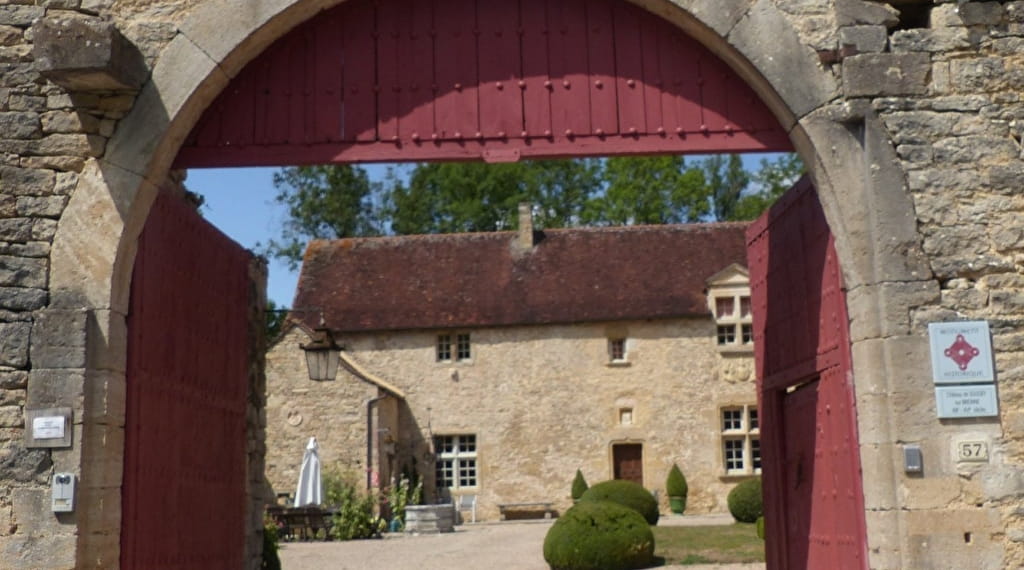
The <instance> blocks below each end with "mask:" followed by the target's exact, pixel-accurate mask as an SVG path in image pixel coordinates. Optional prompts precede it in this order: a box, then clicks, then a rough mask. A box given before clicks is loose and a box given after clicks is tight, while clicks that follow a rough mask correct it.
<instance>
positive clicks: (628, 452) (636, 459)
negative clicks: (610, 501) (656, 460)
mask: <svg viewBox="0 0 1024 570" xmlns="http://www.w3.org/2000/svg"><path fill="white" fill-rule="evenodd" d="M612 464H613V467H614V469H613V471H614V476H615V478H616V479H625V480H626V481H633V482H634V483H637V484H639V485H643V484H644V446H643V445H642V444H639V443H620V444H616V445H613V446H612Z"/></svg>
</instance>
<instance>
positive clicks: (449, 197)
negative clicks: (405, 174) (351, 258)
mask: <svg viewBox="0 0 1024 570" xmlns="http://www.w3.org/2000/svg"><path fill="white" fill-rule="evenodd" d="M522 171H523V165H521V164H519V163H508V164H485V163H482V162H435V163H428V164H421V165H419V166H417V167H416V168H415V169H414V170H413V171H412V174H411V175H410V177H409V185H408V186H407V187H406V186H404V185H402V184H401V183H396V184H395V185H394V186H393V187H392V188H391V191H390V196H389V203H388V208H387V209H386V213H387V215H389V216H390V217H391V229H392V230H393V231H394V232H395V233H397V234H412V233H456V232H488V231H496V230H500V229H506V228H509V227H511V226H512V220H514V219H515V218H514V217H515V215H516V205H517V204H518V203H519V202H520V201H521V200H523V199H524V198H525V193H524V192H523V190H522V182H521V181H522V178H523V177H522Z"/></svg>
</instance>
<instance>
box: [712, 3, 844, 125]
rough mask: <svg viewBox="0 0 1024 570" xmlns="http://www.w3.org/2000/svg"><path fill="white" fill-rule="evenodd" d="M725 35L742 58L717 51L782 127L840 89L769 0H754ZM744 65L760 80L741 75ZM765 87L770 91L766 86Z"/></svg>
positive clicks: (817, 105) (820, 105) (829, 99)
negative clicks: (748, 66) (744, 80)
mask: <svg viewBox="0 0 1024 570" xmlns="http://www.w3.org/2000/svg"><path fill="white" fill-rule="evenodd" d="M701 4H702V6H701V10H703V11H708V10H711V9H712V8H711V7H712V6H714V5H716V2H715V1H714V0H703V1H702V2H701ZM726 39H727V40H728V42H729V45H731V46H732V47H733V49H734V50H735V53H736V54H738V55H739V56H742V58H739V59H738V61H734V60H735V59H736V56H735V55H731V54H730V53H729V52H725V53H720V54H719V55H720V56H721V57H722V58H723V59H725V60H726V61H727V62H728V63H729V65H731V66H733V68H734V69H736V70H737V72H739V73H740V75H741V77H743V78H744V79H746V80H747V81H748V82H749V83H750V86H751V87H752V88H753V89H754V91H755V92H756V93H757V94H758V95H759V96H760V97H761V99H762V100H763V101H764V102H765V103H766V104H768V107H769V108H770V109H771V110H772V112H773V113H775V116H776V117H777V118H778V119H779V122H781V123H782V125H783V127H785V128H786V129H790V128H791V127H792V126H794V125H795V123H796V122H797V121H799V120H800V119H801V118H802V117H804V116H806V115H807V114H809V113H811V112H812V111H814V110H815V109H818V108H821V107H823V106H825V105H827V104H829V103H830V102H831V101H833V100H835V99H836V98H837V97H838V96H839V94H840V89H839V86H840V84H839V82H838V81H837V80H836V78H835V77H834V76H833V75H832V72H831V71H830V70H828V69H825V68H824V67H823V66H822V64H821V61H820V60H819V59H818V56H817V52H816V51H815V50H814V49H813V48H812V47H811V46H808V45H806V44H804V43H803V42H802V41H801V40H800V36H799V35H798V34H797V32H796V29H795V28H794V27H793V25H792V24H791V23H790V21H789V19H788V18H787V17H786V15H785V14H783V13H782V12H781V11H779V9H778V8H777V7H776V6H775V2H773V1H772V0H757V1H756V2H754V3H753V4H752V5H751V6H750V8H749V9H748V10H747V11H746V13H744V14H743V17H742V18H740V20H739V21H738V22H737V23H736V25H735V26H734V27H733V28H732V30H731V31H729V34H728V35H727V36H726ZM730 55H731V58H730ZM744 60H745V61H744ZM743 65H752V66H753V67H754V68H755V69H757V71H758V72H759V74H760V75H761V77H762V78H763V79H762V80H761V81H757V80H756V78H753V77H750V76H748V75H746V74H744V73H743V71H742V68H741V66H743ZM768 86H770V88H771V90H772V92H773V93H772V92H768V91H767V89H766V88H767V87H768ZM780 102H781V105H780Z"/></svg>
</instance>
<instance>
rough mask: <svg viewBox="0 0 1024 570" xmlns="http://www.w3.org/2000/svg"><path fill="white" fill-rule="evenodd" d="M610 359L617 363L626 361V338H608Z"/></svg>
mask: <svg viewBox="0 0 1024 570" xmlns="http://www.w3.org/2000/svg"><path fill="white" fill-rule="evenodd" d="M608 361H609V362H617V363H622V362H626V339H624V338H610V339H608Z"/></svg>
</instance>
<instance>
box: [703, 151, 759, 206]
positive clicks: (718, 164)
mask: <svg viewBox="0 0 1024 570" xmlns="http://www.w3.org/2000/svg"><path fill="white" fill-rule="evenodd" d="M701 169H702V170H703V171H704V183H705V184H706V185H707V193H708V195H709V196H710V198H711V213H712V214H713V215H714V218H715V219H716V220H719V221H721V220H731V219H733V218H732V215H733V213H734V212H735V211H736V206H737V204H738V203H739V201H740V195H741V194H742V192H743V191H744V190H745V189H746V188H747V185H748V184H750V174H749V173H748V172H747V171H746V170H744V168H743V161H742V160H740V156H739V155H738V154H730V155H728V156H724V155H721V154H716V155H714V156H710V157H708V158H706V159H704V161H703V162H702V163H701Z"/></svg>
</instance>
